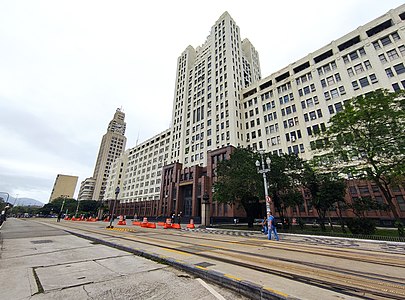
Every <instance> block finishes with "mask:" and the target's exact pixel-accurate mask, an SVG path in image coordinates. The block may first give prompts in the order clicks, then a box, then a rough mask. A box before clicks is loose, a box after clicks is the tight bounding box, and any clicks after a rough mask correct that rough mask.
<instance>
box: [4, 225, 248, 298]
mask: <svg viewBox="0 0 405 300" xmlns="http://www.w3.org/2000/svg"><path fill="white" fill-rule="evenodd" d="M0 247H1V252H0V299H13V300H18V299H32V300H38V299H64V300H66V299H126V300H128V299H176V300H179V299H202V300H211V299H213V300H214V299H247V298H245V297H242V296H240V295H238V294H237V293H235V292H232V291H230V290H228V289H226V288H223V287H221V286H218V285H213V284H208V283H207V282H205V281H204V280H202V279H201V278H196V277H194V276H192V275H190V274H187V273H185V272H182V271H179V270H177V269H174V268H172V267H170V266H168V265H165V264H161V263H157V262H154V261H151V260H148V259H145V258H142V257H138V256H135V255H133V254H130V253H128V252H125V251H121V250H118V249H114V248H111V247H107V246H104V245H101V244H99V243H95V242H91V241H89V240H86V239H82V238H79V237H76V236H73V235H71V234H69V233H67V232H66V231H64V230H62V229H58V228H55V227H51V226H48V225H46V224H41V223H38V222H33V221H26V220H20V219H13V218H9V219H8V220H7V221H6V222H5V223H4V224H3V226H2V228H1V230H0Z"/></svg>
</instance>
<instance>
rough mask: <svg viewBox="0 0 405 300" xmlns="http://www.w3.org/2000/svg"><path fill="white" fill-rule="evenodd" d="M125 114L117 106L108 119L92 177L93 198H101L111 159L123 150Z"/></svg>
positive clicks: (124, 142)
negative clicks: (112, 115)
mask: <svg viewBox="0 0 405 300" xmlns="http://www.w3.org/2000/svg"><path fill="white" fill-rule="evenodd" d="M124 119H125V114H124V113H123V112H122V111H121V109H119V108H117V110H116V112H115V114H114V118H113V119H112V120H111V121H110V123H109V124H108V128H107V133H106V134H104V135H103V139H102V140H101V145H100V149H99V151H98V157H97V162H96V166H95V168H94V173H93V178H94V179H95V185H94V192H93V197H92V198H93V200H103V197H104V193H105V188H106V182H107V179H108V176H109V174H110V168H111V165H112V163H113V161H114V160H115V159H116V158H118V157H119V156H120V155H121V154H122V153H123V152H124V150H125V144H126V142H127V138H126V137H125V128H126V123H125V122H124Z"/></svg>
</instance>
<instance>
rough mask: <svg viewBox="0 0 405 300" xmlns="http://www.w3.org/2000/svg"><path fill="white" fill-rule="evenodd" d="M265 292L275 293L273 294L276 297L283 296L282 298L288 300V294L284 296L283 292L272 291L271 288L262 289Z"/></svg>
mask: <svg viewBox="0 0 405 300" xmlns="http://www.w3.org/2000/svg"><path fill="white" fill-rule="evenodd" d="M263 288H264V289H265V290H266V291H269V292H272V293H275V294H277V295H280V296H283V297H286V298H288V297H289V295H288V294H284V293H283V292H280V291H277V290H274V289H272V288H268V287H263Z"/></svg>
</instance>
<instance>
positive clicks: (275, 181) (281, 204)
mask: <svg viewBox="0 0 405 300" xmlns="http://www.w3.org/2000/svg"><path fill="white" fill-rule="evenodd" d="M270 157H271V166H270V172H269V180H268V181H269V190H270V191H269V194H270V195H271V197H272V200H273V202H274V206H275V208H276V211H277V212H278V214H279V216H280V218H281V220H282V223H283V224H284V220H285V218H286V217H287V215H286V214H287V209H288V208H289V207H294V206H297V205H301V204H302V203H303V201H304V200H303V198H302V193H301V191H300V185H301V181H302V180H301V173H302V170H303V161H302V159H301V158H299V157H298V156H297V155H295V154H282V155H271V156H270Z"/></svg>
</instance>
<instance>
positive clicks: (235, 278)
mask: <svg viewBox="0 0 405 300" xmlns="http://www.w3.org/2000/svg"><path fill="white" fill-rule="evenodd" d="M224 276H225V277H228V278H230V279H234V280H237V281H242V279H240V278H238V277H235V276H232V275H229V274H224Z"/></svg>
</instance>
